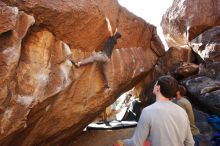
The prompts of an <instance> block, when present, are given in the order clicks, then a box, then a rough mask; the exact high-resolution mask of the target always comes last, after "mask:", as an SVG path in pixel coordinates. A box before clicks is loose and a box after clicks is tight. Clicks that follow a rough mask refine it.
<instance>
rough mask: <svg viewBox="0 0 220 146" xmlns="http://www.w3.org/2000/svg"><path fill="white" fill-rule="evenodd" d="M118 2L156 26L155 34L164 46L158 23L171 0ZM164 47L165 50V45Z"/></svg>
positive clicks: (124, 0) (129, 0)
mask: <svg viewBox="0 0 220 146" xmlns="http://www.w3.org/2000/svg"><path fill="white" fill-rule="evenodd" d="M118 2H119V3H120V4H121V5H122V6H124V7H126V8H127V9H128V10H129V11H130V12H132V13H134V14H135V15H137V16H139V17H141V18H143V19H144V20H145V21H147V22H149V23H151V24H153V25H155V26H157V33H158V34H159V36H160V38H161V40H162V41H163V43H164V44H165V40H164V38H163V34H162V28H161V26H160V22H161V19H162V16H163V14H164V13H165V12H166V10H167V9H168V8H169V7H170V6H171V5H172V2H173V0H118ZM165 47H166V49H167V46H166V44H165Z"/></svg>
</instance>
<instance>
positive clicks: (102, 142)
mask: <svg viewBox="0 0 220 146" xmlns="http://www.w3.org/2000/svg"><path fill="white" fill-rule="evenodd" d="M133 132H134V128H126V129H119V130H89V131H84V132H83V134H81V135H80V136H79V137H77V138H76V139H74V141H73V142H71V143H70V144H69V145H68V146H112V145H113V144H114V142H115V141H116V140H118V139H126V138H130V137H131V136H132V134H133Z"/></svg>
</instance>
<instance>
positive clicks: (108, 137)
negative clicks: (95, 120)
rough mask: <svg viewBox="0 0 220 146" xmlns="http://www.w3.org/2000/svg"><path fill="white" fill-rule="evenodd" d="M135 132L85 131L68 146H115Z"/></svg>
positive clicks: (204, 145) (207, 144)
mask: <svg viewBox="0 0 220 146" xmlns="http://www.w3.org/2000/svg"><path fill="white" fill-rule="evenodd" d="M133 132H134V128H126V129H119V130H89V131H84V132H83V133H82V134H81V135H80V136H78V137H77V138H76V139H74V140H73V141H72V142H71V143H70V144H68V146H113V144H114V142H115V141H116V140H118V139H126V138H130V137H131V136H132V134H133ZM200 146H212V144H211V142H210V141H209V142H208V141H201V142H200Z"/></svg>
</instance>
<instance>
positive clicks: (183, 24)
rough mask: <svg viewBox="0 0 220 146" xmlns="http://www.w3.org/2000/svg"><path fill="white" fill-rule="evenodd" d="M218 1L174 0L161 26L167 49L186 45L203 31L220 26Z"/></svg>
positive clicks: (219, 4)
mask: <svg viewBox="0 0 220 146" xmlns="http://www.w3.org/2000/svg"><path fill="white" fill-rule="evenodd" d="M219 6H220V3H219V1H218V0H193V1H192V0H174V2H173V4H172V6H171V7H170V8H169V9H168V10H167V12H166V14H165V15H164V16H163V20H162V22H161V26H162V28H163V33H164V35H165V39H166V41H167V43H168V46H169V47H179V46H184V45H187V44H188V42H189V41H191V40H193V39H194V38H195V37H196V36H198V35H199V34H200V33H202V32H203V31H205V30H207V29H209V28H211V27H214V26H218V25H219V24H220V19H219V17H220V7H219Z"/></svg>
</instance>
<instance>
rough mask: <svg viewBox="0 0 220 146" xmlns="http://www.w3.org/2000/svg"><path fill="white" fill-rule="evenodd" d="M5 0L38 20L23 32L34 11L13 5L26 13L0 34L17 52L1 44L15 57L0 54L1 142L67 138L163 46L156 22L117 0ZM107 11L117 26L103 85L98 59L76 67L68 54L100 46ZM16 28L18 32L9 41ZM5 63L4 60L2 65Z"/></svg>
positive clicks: (144, 71) (77, 56)
mask: <svg viewBox="0 0 220 146" xmlns="http://www.w3.org/2000/svg"><path fill="white" fill-rule="evenodd" d="M3 1H4V2H5V3H6V4H7V5H10V6H11V7H10V6H6V5H1V7H2V8H4V7H5V6H6V7H7V8H10V9H12V8H13V7H14V6H16V7H17V10H23V11H25V12H26V13H27V14H31V15H32V16H34V18H35V20H36V23H35V24H34V26H32V27H31V29H29V30H28V34H27V35H26V32H27V29H28V28H29V26H30V25H31V24H32V23H33V19H32V18H33V17H32V16H29V15H27V14H26V13H24V12H22V11H18V14H22V16H23V15H24V17H22V19H19V18H20V17H17V19H16V25H15V27H9V28H8V29H5V30H4V31H7V33H3V34H1V36H0V42H4V43H3V44H7V46H9V47H5V48H6V49H13V47H10V46H16V45H17V46H18V47H15V48H17V49H16V52H17V53H15V54H13V53H12V52H10V51H6V54H7V53H8V55H6V56H4V57H1V58H4V59H5V60H7V61H9V62H10V61H11V62H13V66H10V63H8V62H6V63H4V66H1V68H0V69H1V70H2V72H3V71H4V73H1V76H2V78H6V79H5V80H2V83H1V87H2V89H4V90H1V94H0V95H1V97H0V99H1V100H0V103H1V104H0V105H1V112H0V113H1V114H0V121H1V123H0V130H1V133H0V145H3V146H4V145H5V146H9V145H17V146H19V145H25V146H29V145H59V143H60V142H61V141H63V140H66V139H68V138H71V139H72V138H73V137H74V136H76V135H77V134H78V133H79V132H80V131H82V130H83V128H85V127H86V125H87V124H88V123H90V122H91V121H93V120H94V119H95V118H96V117H97V116H98V115H99V114H100V113H101V112H102V111H103V110H104V109H105V107H107V106H109V105H110V104H112V103H113V102H114V101H115V100H116V98H117V97H118V96H119V95H120V94H122V93H123V92H124V91H126V90H129V89H131V88H132V87H133V86H134V85H135V84H136V83H137V82H138V81H140V80H141V79H142V77H144V76H146V75H148V72H149V71H150V70H152V68H153V67H154V65H155V64H156V61H157V59H158V57H159V56H162V55H164V53H165V50H164V47H163V45H162V44H161V41H160V39H159V37H158V36H157V34H156V29H155V27H154V26H152V25H150V24H148V23H146V22H145V21H144V20H142V19H141V18H139V17H136V16H135V15H134V14H132V13H130V12H129V11H127V10H126V9H124V8H122V7H121V6H120V5H119V4H118V2H117V1H116V0H113V1H112V0H106V1H100V0H95V1H94V0H93V1H85V0H81V1H63V0H62V1H61V0H55V1H48V0H40V1H39V0H30V1H6V0H3ZM106 17H108V18H109V19H110V22H111V25H112V28H113V30H115V28H116V27H117V28H118V31H119V32H120V33H121V34H122V38H121V39H120V40H119V41H118V43H117V45H116V46H115V48H114V50H113V55H112V57H111V60H110V62H108V63H107V64H105V65H104V67H105V70H106V75H107V78H108V81H109V83H108V85H109V87H110V88H106V87H105V85H106V80H105V79H104V78H103V68H102V67H103V64H99V63H93V64H90V65H86V66H84V67H80V68H76V67H74V66H73V64H72V63H71V61H70V59H71V58H72V59H73V60H74V61H80V60H81V59H83V58H85V57H88V56H90V55H92V53H93V52H94V51H99V50H101V49H102V47H103V44H104V42H105V41H106V39H107V38H108V37H109V32H108V29H107V24H106V21H105V18H106ZM18 22H19V23H18ZM17 24H18V25H17ZM12 26H13V25H12ZM8 30H9V32H8ZM11 32H13V33H12V34H11ZM14 32H17V33H16V36H17V37H18V38H19V39H12V40H13V41H8V40H10V39H9V38H10V37H9V36H13V34H14ZM8 37H9V38H8ZM23 37H24V39H22V38H23ZM14 43H16V45H15V44H14ZM1 45H2V43H1ZM3 55H5V53H4V52H3ZM11 55H14V58H11V57H10V56H11ZM9 58H10V59H9ZM12 59H13V60H12ZM3 67H5V68H9V67H10V68H9V69H8V70H6V71H5V69H3ZM5 81H7V82H5ZM3 91H4V92H3Z"/></svg>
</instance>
